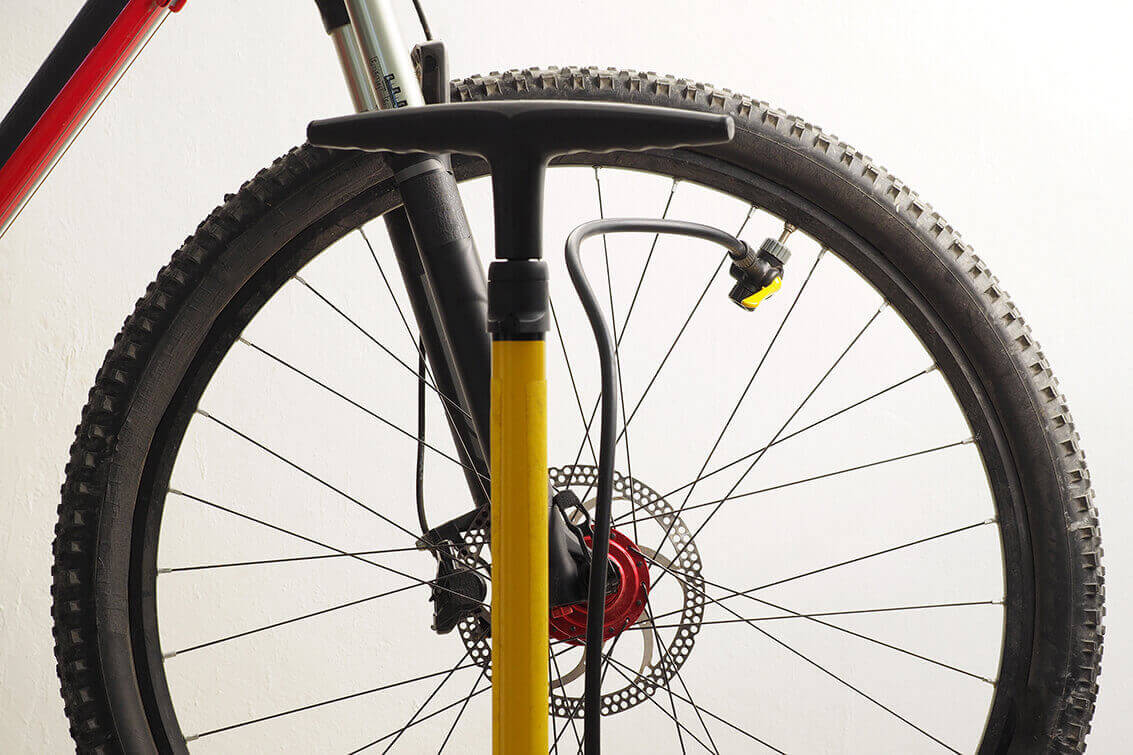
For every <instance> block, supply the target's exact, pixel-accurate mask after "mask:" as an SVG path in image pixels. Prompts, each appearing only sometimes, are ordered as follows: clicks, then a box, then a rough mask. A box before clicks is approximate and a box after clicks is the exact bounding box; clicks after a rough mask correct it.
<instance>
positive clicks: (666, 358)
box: [574, 205, 755, 464]
mask: <svg viewBox="0 0 1133 755" xmlns="http://www.w3.org/2000/svg"><path fill="white" fill-rule="evenodd" d="M754 212H755V205H751V206H750V207H749V208H748V211H747V215H746V216H745V217H744V220H743V222H742V223H740V228H739V230H738V231H736V234H735V235H736V236H739V235H740V234H741V233H743V230H744V228H746V227H747V224H748V221H749V220H751V216H752V213H754ZM727 260H728V255H727V254H725V255H724V256H723V257H721V258H720V262H719V263H718V264H717V265H716V269H714V270H713V271H712V274H711V275H709V276H708V280H707V281H706V282H705V284H704V288H703V290H701V292H700V296H698V297H697V299H696V303H695V304H693V306H692V309H691V310H690V311H689V313H688V316H687V317H685V320H684V323H682V325H681V327H680V329H679V330H678V331H677V334H676V336H674V337H673V340H672V343H670V344H669V348H668V350H667V351H666V352H665V356H664V357H663V358H662V359H661V363H660V364H658V365H657V369H655V370H654V371H653V375H652V377H650V378H649V382H648V384H646V386H645V390H644V391H642V393H641V397H640V398H638V400H637V403H636V404H634V407H633V411H631V412H630V413H629V418H628V419H627V420H626V426H627V427H628V425H629V423H630V422H632V421H633V418H634V417H635V416H636V415H637V410H638V409H640V408H641V403H642V402H643V401H644V400H645V396H646V395H647V394H648V393H649V390H650V389H651V388H652V387H653V384H654V383H655V382H656V381H657V377H658V376H659V375H660V374H661V368H663V367H664V366H665V364H666V363H667V362H668V361H669V357H670V356H671V355H672V353H673V350H674V349H676V347H677V342H678V341H680V339H681V336H683V335H684V332H685V330H686V329H687V328H688V325H689V323H690V322H692V318H693V315H695V314H696V312H697V310H698V309H700V305H701V303H702V302H703V301H704V297H705V296H706V295H707V294H708V290H709V289H710V288H711V287H712V283H713V281H715V280H716V276H717V275H719V274H720V270H721V269H722V268H723V267H724V263H725V262H727ZM624 330H625V326H624V325H623V327H622V331H623V332H624ZM619 340H620V339H619ZM600 401H601V396H599V400H598V401H595V402H594V407H593V408H592V409H591V410H590V419H589V420H588V421H587V423H586V433H587V435H589V433H590V426H591V425H592V424H593V423H594V417H595V416H596V415H597V413H598V406H599V403H600ZM624 432H625V427H623V428H622V431H621V433H624ZM621 433H619V434H618V437H617V439H616V440H621ZM585 442H586V440H585V439H583V443H584V444H585ZM583 448H584V446H583V445H580V446H579V448H578V453H577V454H575V459H574V463H575V464H578V461H579V459H581V458H582V450H583Z"/></svg>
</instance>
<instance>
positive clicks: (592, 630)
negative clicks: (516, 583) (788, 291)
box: [566, 218, 782, 755]
mask: <svg viewBox="0 0 1133 755" xmlns="http://www.w3.org/2000/svg"><path fill="white" fill-rule="evenodd" d="M641 232H647V233H668V234H674V235H678V236H691V237H693V238H698V239H703V240H704V241H710V242H712V243H714V244H719V245H720V246H722V247H724V248H726V249H727V250H728V254H729V255H730V256H731V258H732V262H733V275H736V270H737V269H738V270H740V271H741V273H743V274H745V275H746V273H747V272H748V271H750V272H751V273H753V277H754V278H762V277H763V276H765V275H768V274H770V273H771V272H775V273H777V274H778V275H781V274H782V263H781V262H780V264H779V265H778V266H777V267H775V266H774V263H775V262H779V260H777V259H774V258H771V261H770V262H769V261H768V260H767V259H766V258H765V255H761V254H760V253H758V252H757V251H756V250H755V249H753V248H752V247H750V246H749V245H748V244H747V243H745V242H743V241H741V240H740V239H738V238H736V237H735V236H733V235H732V234H730V233H727V232H726V231H721V230H720V229H718V228H713V227H711V226H707V225H701V224H699V223H688V222H685V221H681V220H660V219H651V218H611V219H604V220H592V221H590V222H589V223H583V224H582V225H580V226H578V227H577V228H575V229H574V230H573V231H571V233H570V235H569V236H568V237H567V240H566V265H567V271H568V272H569V273H570V279H571V282H572V283H573V284H574V290H575V291H576V292H577V293H578V298H579V299H580V300H581V301H582V307H583V309H584V310H585V311H586V317H587V319H589V320H590V327H591V329H592V330H593V331H594V339H595V341H596V342H597V346H598V361H599V364H600V365H601V370H602V400H601V404H602V414H601V425H600V430H599V446H598V486H597V499H596V503H595V507H594V526H593V534H592V537H591V552H592V558H591V564H590V583H589V591H588V596H587V603H588V609H587V615H586V650H585V666H586V671H585V684H586V688H585V692H584V693H583V695H584V696H583V704H584V729H583V732H584V733H583V739H584V742H585V752H586V755H599V753H600V752H601V728H600V727H601V718H602V640H603V625H604V623H605V618H606V572H607V569H608V568H609V567H608V566H607V563H608V560H609V555H610V519H611V507H612V501H613V490H614V451H615V448H616V432H617V419H618V407H617V375H616V374H615V370H616V358H615V350H614V349H615V347H614V336H613V333H612V331H611V329H610V326H609V325H608V324H607V323H606V320H605V318H604V317H603V315H602V310H601V308H600V306H599V304H598V297H597V296H595V294H594V289H593V288H592V287H591V286H590V281H589V280H587V278H586V272H585V271H584V270H583V269H582V261H581V259H580V258H579V247H580V246H581V244H582V242H583V241H585V240H586V239H588V238H590V237H592V236H601V235H605V234H608V233H641ZM757 272H758V275H754V274H755V273H757ZM737 301H739V300H737Z"/></svg>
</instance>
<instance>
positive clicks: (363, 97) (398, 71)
mask: <svg viewBox="0 0 1133 755" xmlns="http://www.w3.org/2000/svg"><path fill="white" fill-rule="evenodd" d="M316 3H317V4H318V6H319V11H320V13H321V14H322V17H323V23H324V25H325V26H326V29H327V33H328V35H329V36H330V37H331V40H332V42H333V43H334V47H335V51H336V53H337V55H338V59H339V64H340V65H341V67H342V72H343V77H344V78H345V80H346V84H347V88H348V90H349V92H350V97H351V100H352V102H353V104H354V109H355V110H356V111H357V112H365V111H369V110H377V109H391V108H397V107H405V106H418V105H423V104H426V103H429V104H433V103H437V102H444V101H446V100H447V99H448V75H447V68H446V66H445V64H444V57H443V51H442V50H441V48H440V45H439V44H427V45H422V46H420V47H419V48H418V52H419V54H420V60H419V67H420V69H421V70H422V72H423V73H422V82H421V83H419V82H418V80H417V77H416V76H415V75H414V73H413V66H412V63H411V60H410V58H409V55H408V54H407V53H406V51H405V50H406V48H405V46H404V44H403V42H402V40H401V35H400V33H399V32H398V29H397V26H396V23H395V20H394V16H393V13H392V11H391V10H390V7H389V4H388V0H316ZM390 163H391V166H392V167H393V168H394V171H395V172H394V178H395V180H396V181H397V183H398V188H399V189H400V191H401V195H402V200H403V206H402V207H399V208H397V209H395V210H392V211H390V212H388V213H386V214H385V215H384V216H383V221H384V222H385V225H386V230H387V233H388V234H389V238H390V242H391V244H392V246H393V251H394V256H395V257H396V259H397V263H398V269H399V271H400V273H401V278H402V282H403V284H404V285H405V290H406V293H407V295H408V299H409V303H410V307H411V308H412V311H413V316H414V319H415V320H416V322H417V326H418V331H419V333H420V334H421V341H422V344H421V346H422V348H423V350H424V352H425V355H426V357H427V358H428V364H429V365H430V372H431V377H432V379H433V383H434V385H435V386H436V387H437V390H438V392H439V393H440V394H441V397H442V398H441V400H442V404H443V405H444V410H445V416H446V419H447V422H448V425H449V430H450V431H451V433H452V436H453V440H454V442H455V445H456V450H457V454H458V456H459V458H460V461H461V463H462V464H463V465H464V473H465V478H466V481H467V483H468V489H469V492H470V494H471V496H472V500H473V502H474V504H475V505H476V506H477V507H479V506H482V505H484V504H487V503H488V485H487V481H488V478H489V469H488V451H487V439H488V433H489V423H490V419H489V414H490V406H489V404H490V392H489V379H490V368H489V364H490V353H491V352H490V348H491V347H490V340H489V338H488V333H487V331H486V329H485V323H486V322H487V281H486V280H485V277H484V270H483V266H482V265H481V263H480V257H479V254H478V253H477V251H476V245H475V242H474V241H473V239H472V232H471V230H470V228H469V226H468V218H467V215H466V214H465V211H464V206H463V203H462V202H461V200H460V194H459V192H458V189H457V184H456V180H455V178H454V177H453V175H452V172H451V168H450V163H449V161H448V159H447V158H445V157H433V156H428V155H412V156H407V155H391V156H390Z"/></svg>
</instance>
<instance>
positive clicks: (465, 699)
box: [351, 663, 492, 755]
mask: <svg viewBox="0 0 1133 755" xmlns="http://www.w3.org/2000/svg"><path fill="white" fill-rule="evenodd" d="M477 665H478V664H477V663H470V664H468V666H465V667H464V668H473V667H475V666H477ZM444 673H447V672H445V671H440V672H438V673H436V674H431V676H440V675H441V674H444ZM482 674H483V669H482V670H481V675H482ZM491 690H492V687H491V685H489V686H487V687H484V689H481V690H476V691H474V692H472V693H471V694H469V695H465V696H464V697H462V698H461V699H459V700H457V701H455V702H452V703H449V704H448V705H446V706H444V707H443V708H439V709H438V710H435V711H433V712H432V713H430V714H428V715H425V716H421V717H420V718H418V719H417V720H416V721H414V722H413V723H412V725H411V726H419V725H421V724H423V723H425V722H426V721H428V720H429V719H431V718H435V717H437V716H439V715H441V714H442V713H444V712H445V711H448V710H452V709H453V708H455V707H457V706H458V705H461V706H464V705H467V704H468V701H469V700H471V699H472V698H474V697H476V696H477V695H482V694H484V693H485V692H490V691H491ZM411 726H410V727H405V728H411ZM399 731H400V729H399V730H397V731H392V732H390V733H389V734H386V735H385V736H383V737H379V738H378V739H375V740H374V741H372V742H370V743H368V744H366V745H363V746H362V747H360V748H358V749H356V750H354V751H352V752H351V755H354V754H355V753H359V752H361V751H362V750H365V749H367V748H370V747H373V746H374V745H378V744H381V743H382V742H384V741H386V740H387V739H389V738H390V737H394V736H397V734H398V732H399Z"/></svg>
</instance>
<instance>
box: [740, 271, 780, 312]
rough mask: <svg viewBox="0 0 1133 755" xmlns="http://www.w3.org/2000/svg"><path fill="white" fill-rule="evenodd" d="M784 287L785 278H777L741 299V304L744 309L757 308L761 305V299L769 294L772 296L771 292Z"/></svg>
mask: <svg viewBox="0 0 1133 755" xmlns="http://www.w3.org/2000/svg"><path fill="white" fill-rule="evenodd" d="M782 287H783V279H782V278H776V279H775V280H773V281H771V282H770V283H768V284H767V285H766V286H764V287H763V288H761V289H759V290H758V291H756V292H755V293H754V294H752V295H751V296H749V297H747V298H746V299H743V300H741V301H740V306H741V307H743V308H744V309H755V308H756V307H758V306H759V303H760V302H761V301H763V300H764V299H766V298H767V297H768V296H771V294H773V293H775V292H776V291H778V290H779V289H781V288H782Z"/></svg>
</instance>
